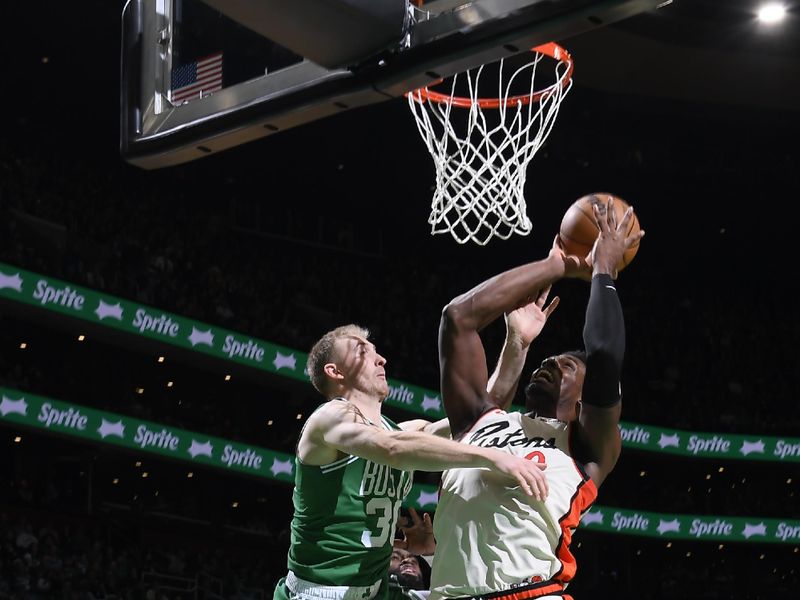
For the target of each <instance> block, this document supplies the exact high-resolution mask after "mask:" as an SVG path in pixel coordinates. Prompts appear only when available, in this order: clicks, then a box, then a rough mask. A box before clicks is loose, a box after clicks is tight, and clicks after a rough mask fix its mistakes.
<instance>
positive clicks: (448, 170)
mask: <svg viewBox="0 0 800 600" xmlns="http://www.w3.org/2000/svg"><path fill="white" fill-rule="evenodd" d="M555 47H556V48H557V49H558V50H560V48H559V47H558V46H555ZM545 56H546V55H545V54H542V53H539V52H534V58H533V60H532V61H531V62H529V63H528V64H526V65H524V66H522V67H520V68H518V69H517V70H516V71H514V73H513V74H512V75H511V76H510V77H509V78H508V80H507V81H505V82H504V81H503V66H504V63H503V61H502V60H501V61H500V64H499V67H500V78H499V88H498V89H499V92H498V96H497V97H498V98H499V99H500V100H501V102H499V106H498V107H497V108H484V107H481V105H480V103H479V102H478V89H479V83H480V78H481V75H482V73H483V69H484V67H483V66H481V67H478V68H477V69H474V70H472V71H467V72H466V73H462V74H459V75H456V76H455V77H454V78H453V82H452V86H451V89H450V94H449V96H444V98H440V99H439V100H436V99H431V98H428V97H427V94H426V93H430V92H429V91H428V89H427V88H422V89H421V90H415V91H414V92H410V93H409V94H408V105H409V107H410V108H411V113H412V114H413V115H414V118H415V119H416V122H417V128H418V130H419V133H420V135H421V136H422V139H423V141H424V142H425V145H426V146H427V147H428V150H429V151H430V153H431V156H433V162H434V164H435V166H436V191H435V192H434V195H433V200H432V201H431V214H430V217H429V218H428V223H430V225H431V233H432V234H437V233H446V232H449V233H450V234H452V236H453V237H454V238H455V239H456V241H457V242H458V243H460V244H463V243H466V242H467V241H469V240H471V241H473V242H476V243H478V244H480V245H482V246H483V245H486V244H487V243H488V242H489V240H491V239H492V238H493V237H495V236H497V237H499V238H501V239H508V238H509V237H510V236H511V235H512V234H513V233H518V234H521V235H527V234H528V233H530V232H531V229H532V225H531V221H530V219H529V218H528V215H527V214H526V204H525V197H524V195H523V189H524V187H525V178H526V171H527V167H528V163H529V162H530V161H531V159H532V158H533V157H534V155H535V154H536V152H537V151H538V150H539V148H540V147H541V145H542V144H543V143H544V141H545V140H546V139H547V136H548V135H549V134H550V130H551V129H552V128H553V124H554V123H555V119H556V117H557V116H558V109H559V106H560V105H561V101H562V100H563V99H564V97H565V96H566V94H567V92H568V91H569V90H570V88H571V87H572V78H571V72H572V63H571V59H570V57H569V55H568V54H567V53H566V52H563V53H559V52H558V51H556V53H555V57H556V60H555V61H554V62H555V83H553V84H552V85H550V86H549V87H548V88H546V89H545V90H543V91H541V92H537V91H536V88H535V87H534V80H535V78H536V71H537V67H538V66H539V63H540V62H541V61H542V59H543V58H545ZM550 60H551V61H552V59H550ZM542 68H544V67H542ZM460 77H461V78H466V81H465V83H466V86H467V88H468V90H469V97H470V100H471V102H470V104H469V107H467V108H461V107H459V106H454V104H453V102H454V99H455V101H458V98H457V97H456V96H455V89H456V82H457V81H458V79H459V78H460ZM528 77H530V82H529V84H528V83H527V80H526V78H528ZM522 81H525V82H526V83H525V84H524V85H526V87H527V88H528V91H527V93H526V94H524V95H526V96H528V97H529V98H530V99H531V100H530V102H527V103H526V102H523V101H521V100H518V99H517V100H514V98H512V99H511V101H510V102H509V97H510V96H511V93H510V91H511V87H512V85H515V89H520V85H521V84H520V82H522ZM422 90H425V92H426V93H423V91H422ZM519 97H520V96H519V95H516V96H515V98H519ZM453 111H462V112H463V111H466V112H467V115H466V124H465V123H464V122H463V119H461V118H460V117H459V123H457V124H454V123H453V122H452V121H451V118H450V117H451V114H452V113H453ZM457 129H458V130H460V131H458V130H457Z"/></svg>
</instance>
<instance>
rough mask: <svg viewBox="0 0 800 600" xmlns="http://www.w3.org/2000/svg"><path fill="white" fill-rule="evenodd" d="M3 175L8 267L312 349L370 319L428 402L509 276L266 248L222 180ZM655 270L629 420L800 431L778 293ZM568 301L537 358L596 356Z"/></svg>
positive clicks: (66, 166)
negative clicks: (483, 287) (501, 278)
mask: <svg viewBox="0 0 800 600" xmlns="http://www.w3.org/2000/svg"><path fill="white" fill-rule="evenodd" d="M707 168H710V166H709V165H707ZM0 169H2V177H0V181H2V186H0V202H1V203H2V204H1V205H0V211H2V219H0V228H2V230H0V235H2V238H3V242H4V243H3V244H2V246H1V247H0V260H2V261H4V262H7V263H10V264H12V265H16V266H19V267H22V268H25V269H29V270H33V271H36V272H40V273H43V274H45V275H50V276H54V277H59V278H62V279H65V280H67V281H70V282H74V283H77V284H80V285H84V286H87V287H90V288H93V289H98V290H102V291H105V292H107V293H110V294H113V295H116V296H119V297H122V298H125V299H129V300H133V301H137V302H141V303H144V304H148V305H152V306H155V307H157V308H159V309H162V310H167V311H170V312H174V313H176V314H179V315H183V316H187V317H190V318H193V319H197V320H199V321H203V322H207V323H212V324H216V325H220V326H223V327H226V328H229V329H232V330H235V331H239V332H242V333H245V334H246V335H251V336H256V337H258V338H261V339H263V340H267V341H271V342H275V343H279V344H282V345H285V346H288V347H291V348H296V349H299V350H303V351H307V350H308V349H309V347H310V345H311V344H312V343H313V342H314V341H315V340H316V339H317V338H318V337H319V335H320V334H321V333H322V332H323V331H325V330H327V329H329V328H332V327H334V326H336V325H338V324H341V323H344V322H351V321H354V322H359V323H361V324H363V325H366V326H368V327H370V328H371V329H372V330H373V334H374V338H375V340H376V342H377V344H378V346H379V349H380V351H381V352H382V353H383V354H384V355H385V356H386V357H387V358H388V359H389V365H388V369H389V372H390V374H391V375H392V376H393V377H395V378H397V379H400V380H402V381H406V382H410V383H414V384H417V385H422V386H424V387H427V388H429V389H435V388H436V387H437V385H438V359H437V354H436V335H437V328H438V317H439V311H440V309H441V307H442V306H443V305H444V304H445V303H446V302H447V301H448V300H449V299H450V298H451V297H453V296H454V295H456V294H457V293H459V292H461V291H464V290H466V289H468V288H469V287H471V286H472V285H474V284H476V283H478V282H479V281H480V279H479V278H480V277H483V276H484V274H485V275H490V274H492V273H493V272H495V271H496V270H498V269H497V267H496V266H494V265H496V264H498V263H497V261H495V260H494V259H493V258H491V259H490V260H488V261H486V262H485V263H483V264H474V263H472V262H470V260H459V259H457V258H454V257H455V256H456V255H453V256H450V257H444V258H440V257H437V258H436V259H435V260H430V259H426V257H425V256H423V255H422V254H421V253H423V252H425V251H426V250H425V249H424V248H423V249H419V250H417V251H415V249H414V247H413V246H407V247H404V248H403V249H402V250H400V251H398V250H397V249H396V248H392V247H385V248H383V250H382V253H381V252H380V251H378V250H380V248H378V249H376V252H375V253H372V254H365V253H362V252H352V251H351V252H348V251H347V248H344V249H342V248H339V247H336V246H335V244H334V245H328V246H319V245H317V246H314V245H310V244H309V243H296V242H292V241H291V240H286V239H279V238H277V237H275V236H269V237H266V236H264V235H259V232H258V231H254V230H252V229H250V230H247V229H245V228H243V227H242V226H241V221H242V218H241V215H240V214H238V213H237V210H238V209H237V207H239V206H240V205H241V204H244V203H245V202H244V200H242V201H241V202H239V201H237V197H239V196H244V195H245V193H244V191H243V190H241V189H240V188H241V186H242V185H243V183H241V182H239V181H238V180H237V179H233V180H230V181H227V182H225V181H223V182H221V183H220V184H219V185H220V187H221V188H222V189H220V190H219V191H218V192H217V193H216V194H215V195H214V197H215V198H219V200H216V201H214V202H209V201H208V200H203V199H200V200H196V201H195V200H194V199H193V198H192V195H191V192H192V191H195V192H197V191H198V190H196V189H194V188H193V187H192V185H193V184H192V183H191V182H188V181H180V177H178V179H179V181H176V182H172V185H173V186H174V187H167V186H166V185H165V184H164V183H163V180H162V181H160V182H159V185H156V184H155V183H153V182H150V183H151V185H150V186H149V187H146V183H147V181H148V180H147V178H140V179H134V181H135V184H133V185H132V186H127V185H126V186H124V187H120V182H119V181H118V180H117V179H116V176H115V174H114V173H108V172H98V171H93V170H92V169H91V168H89V167H88V165H87V164H85V163H84V162H81V161H79V160H76V161H74V162H73V161H67V160H63V159H62V158H61V157H58V158H57V157H50V158H49V159H47V158H42V157H39V156H37V157H33V156H25V155H24V154H20V155H9V154H6V155H3V156H0ZM116 175H117V176H121V175H120V174H116ZM715 181H716V180H715ZM715 185H717V186H719V184H718V183H717V184H715ZM175 190H177V191H175ZM173 191H174V194H172V193H171V192H173ZM198 193H199V192H198ZM717 193H723V192H722V191H719V192H717ZM241 212H242V211H239V213H241ZM237 214H238V216H237ZM300 215H302V212H300V211H298V212H297V213H285V212H284V213H281V212H279V211H276V215H275V220H276V222H275V223H273V226H274V227H275V228H277V229H278V230H280V229H281V228H283V229H285V230H287V231H288V230H289V229H291V227H292V225H291V222H293V219H294V220H297V217H298V216H300ZM310 218H312V219H313V216H312V217H310ZM237 223H239V224H238V225H237ZM376 227H378V228H380V225H377V226H376ZM320 235H321V234H320ZM348 235H352V232H349V233H348ZM312 237H313V236H312ZM319 239H321V238H319ZM319 239H317V241H319ZM305 241H307V240H305ZM648 242H649V240H645V242H644V248H646V244H647V243H648ZM654 243H655V242H654ZM659 243H661V242H659ZM724 248H725V247H724V246H721V253H722V250H724ZM643 252H644V251H643ZM709 254H711V255H713V249H708V248H706V249H705V253H704V254H703V255H702V257H703V258H702V260H707V258H706V257H707V256H709ZM489 256H496V254H495V255H489ZM538 257H539V256H532V257H528V258H538ZM649 258H650V260H651V262H653V263H657V262H658V261H660V260H664V257H663V256H661V255H651V256H650V257H649ZM504 260H505V263H501V264H502V265H503V266H511V265H513V264H517V263H519V262H521V261H520V260H515V259H514V257H513V255H512V256H510V257H509V256H505V257H504ZM646 260H647V258H641V259H639V262H636V263H634V265H632V266H631V267H630V271H631V273H630V274H628V273H623V274H622V276H621V283H620V289H621V293H622V294H623V304H624V307H625V310H626V325H627V329H628V347H629V352H628V354H627V358H626V361H627V362H626V369H625V374H624V380H623V385H624V391H625V395H626V398H630V401H629V402H626V404H625V414H624V418H626V419H627V420H631V421H635V422H642V423H651V424H657V425H664V426H671V427H678V428H684V429H689V430H704V431H729V432H730V431H734V432H743V433H750V432H753V433H764V434H769V433H775V434H781V433H782V434H791V433H792V432H794V431H796V430H797V427H798V425H800V422H798V419H799V418H798V416H797V415H796V413H795V412H793V411H792V412H789V411H785V410H783V409H782V408H781V406H782V405H785V404H786V403H787V402H790V401H791V398H792V397H794V395H795V393H796V391H797V389H796V388H797V386H796V384H795V382H794V381H793V379H792V378H789V377H775V376H774V372H773V370H772V369H768V368H765V367H766V365H771V364H780V361H781V360H782V357H783V356H784V355H785V353H786V352H787V350H788V348H786V347H784V346H783V344H787V343H789V340H792V339H797V337H798V334H800V332H798V331H797V327H798V324H797V322H796V320H786V319H785V318H784V317H785V315H784V314H783V313H782V311H781V302H782V295H781V294H780V293H779V289H778V290H775V291H774V293H770V287H774V284H770V286H767V288H765V289H764V290H761V291H760V292H759V293H755V294H748V293H741V294H734V293H733V291H732V290H734V289H735V287H736V286H735V281H732V280H730V279H729V283H730V285H731V287H730V288H723V289H718V288H716V287H715V286H713V285H707V286H704V285H702V280H692V279H689V278H688V277H687V278H686V279H682V280H680V284H681V285H680V286H677V287H676V286H674V285H670V287H669V292H668V293H667V292H666V290H665V287H664V285H665V284H666V285H669V284H672V283H676V282H675V280H674V279H673V277H675V276H678V275H674V274H675V273H678V274H679V273H680V269H679V267H680V265H669V264H667V265H658V264H654V265H649V264H647V263H646V262H645V261H646ZM698 260H701V259H698ZM726 260H727V259H726ZM731 268H732V267H731ZM637 269H639V272H638V273H637V272H636V270H637ZM626 278H627V279H626ZM628 281H630V283H627V282H628ZM559 289H560V290H561V291H564V290H566V292H565V293H566V297H565V298H564V297H562V300H565V301H566V302H565V303H564V305H563V306H564V307H563V308H561V309H560V311H559V313H557V314H556V316H555V317H554V325H553V326H551V327H549V328H548V329H546V330H545V334H543V336H542V338H543V341H542V342H541V345H540V346H539V347H538V348H537V349H536V351H535V352H532V355H533V356H535V357H536V359H537V360H538V359H540V358H543V357H544V356H546V355H547V353H549V352H556V351H559V350H562V349H563V348H564V347H575V346H577V345H580V343H581V339H580V329H581V326H582V313H581V307H582V303H583V302H584V299H585V293H586V292H585V289H583V288H581V289H579V288H577V287H575V286H571V287H570V286H569V285H568V284H566V285H565V286H564V287H562V288H559ZM559 289H557V290H556V291H559ZM748 289H750V288H748ZM564 295H565V294H562V296H564ZM755 315H757V319H755V318H752V317H753V316H755ZM486 335H487V337H488V338H489V339H488V341H487V347H488V348H489V349H490V351H495V352H496V351H497V350H499V344H500V341H501V340H502V329H500V328H492V329H490V330H488V331H487V334H486ZM490 360H491V359H490ZM529 367H530V365H529Z"/></svg>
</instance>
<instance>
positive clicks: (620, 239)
mask: <svg viewBox="0 0 800 600" xmlns="http://www.w3.org/2000/svg"><path fill="white" fill-rule="evenodd" d="M592 210H593V212H594V216H595V220H596V222H597V228H598V229H599V230H600V233H599V235H598V236H597V240H596V241H595V243H594V246H592V251H591V252H590V253H589V256H588V257H587V262H588V263H589V264H590V265H591V266H592V273H593V274H597V273H608V274H609V275H611V277H612V278H613V279H616V278H617V274H618V267H619V265H620V264H621V261H622V258H623V256H624V254H625V252H626V251H627V250H629V249H630V248H633V247H637V248H638V245H639V241H640V240H641V239H642V237H643V236H644V230H638V231H636V232H635V233H631V235H628V236H626V235H625V232H628V231H631V222H632V220H633V219H634V218H635V216H634V213H633V207H632V206H629V207H628V208H627V210H626V211H625V213H624V214H623V216H622V219H621V220H620V221H619V222H617V212H616V211H615V210H614V199H613V198H609V200H608V204H606V205H602V204H594V205H593V206H592Z"/></svg>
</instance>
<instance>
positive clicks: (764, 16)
mask: <svg viewBox="0 0 800 600" xmlns="http://www.w3.org/2000/svg"><path fill="white" fill-rule="evenodd" d="M785 16H786V8H784V6H783V5H782V4H778V3H777V2H770V3H769V4H764V5H763V6H761V7H760V8H759V9H758V20H759V21H761V22H762V23H777V22H778V21H782V20H783V18H784V17H785Z"/></svg>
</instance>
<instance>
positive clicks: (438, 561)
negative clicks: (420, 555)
mask: <svg viewBox="0 0 800 600" xmlns="http://www.w3.org/2000/svg"><path fill="white" fill-rule="evenodd" d="M570 431H571V426H570V425H569V424H567V423H564V422H562V421H558V420H556V419H544V418H539V417H530V416H527V415H523V414H522V413H507V412H504V411H501V410H498V409H495V410H492V411H489V412H488V413H486V414H485V415H483V416H482V417H481V418H480V419H479V420H478V421H477V422H476V423H475V425H473V427H472V428H471V429H470V431H469V432H467V433H466V434H465V435H464V436H463V437H462V438H461V440H460V442H461V443H462V444H470V445H473V446H482V447H485V448H496V449H498V450H501V451H503V452H508V453H509V454H515V455H517V456H523V457H525V458H528V459H529V460H533V461H537V462H544V463H546V464H547V469H546V470H545V471H544V474H545V476H546V477H547V485H548V488H549V495H548V497H547V500H545V501H544V502H539V501H537V500H534V499H533V498H532V497H531V496H528V495H527V494H525V492H524V491H523V490H522V489H521V488H520V487H519V486H518V485H515V483H514V482H513V481H511V480H509V479H507V478H505V477H503V476H501V475H499V474H497V473H494V472H493V471H491V470H490V469H485V468H472V469H451V470H449V471H445V472H444V473H443V475H442V484H441V490H440V498H439V505H438V507H437V509H436V519H435V521H434V535H435V536H436V553H435V555H434V559H433V572H432V574H431V595H430V600H439V599H441V598H454V597H464V596H470V597H471V596H481V595H485V594H491V593H493V592H501V591H505V590H514V589H519V588H526V587H529V586H530V585H531V584H539V583H540V582H542V583H544V582H550V581H552V583H553V584H554V585H555V584H561V585H564V586H565V585H566V583H567V582H568V581H569V580H570V579H572V577H573V575H574V574H575V559H574V557H573V556H572V554H571V553H570V550H569V544H570V541H571V540H572V533H573V531H574V530H575V528H576V527H577V526H578V523H579V521H580V517H581V515H582V514H583V513H584V512H585V511H586V510H587V509H588V508H589V506H591V504H592V502H594V500H595V498H596V497H597V488H596V487H595V485H594V482H592V480H591V479H589V477H588V476H587V475H586V474H585V473H584V471H583V469H582V468H581V467H580V465H578V464H577V463H576V462H575V461H574V460H573V459H572V456H571V452H570V440H569V436H570ZM537 587H538V585H537ZM526 597H528V596H527V595H526Z"/></svg>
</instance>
